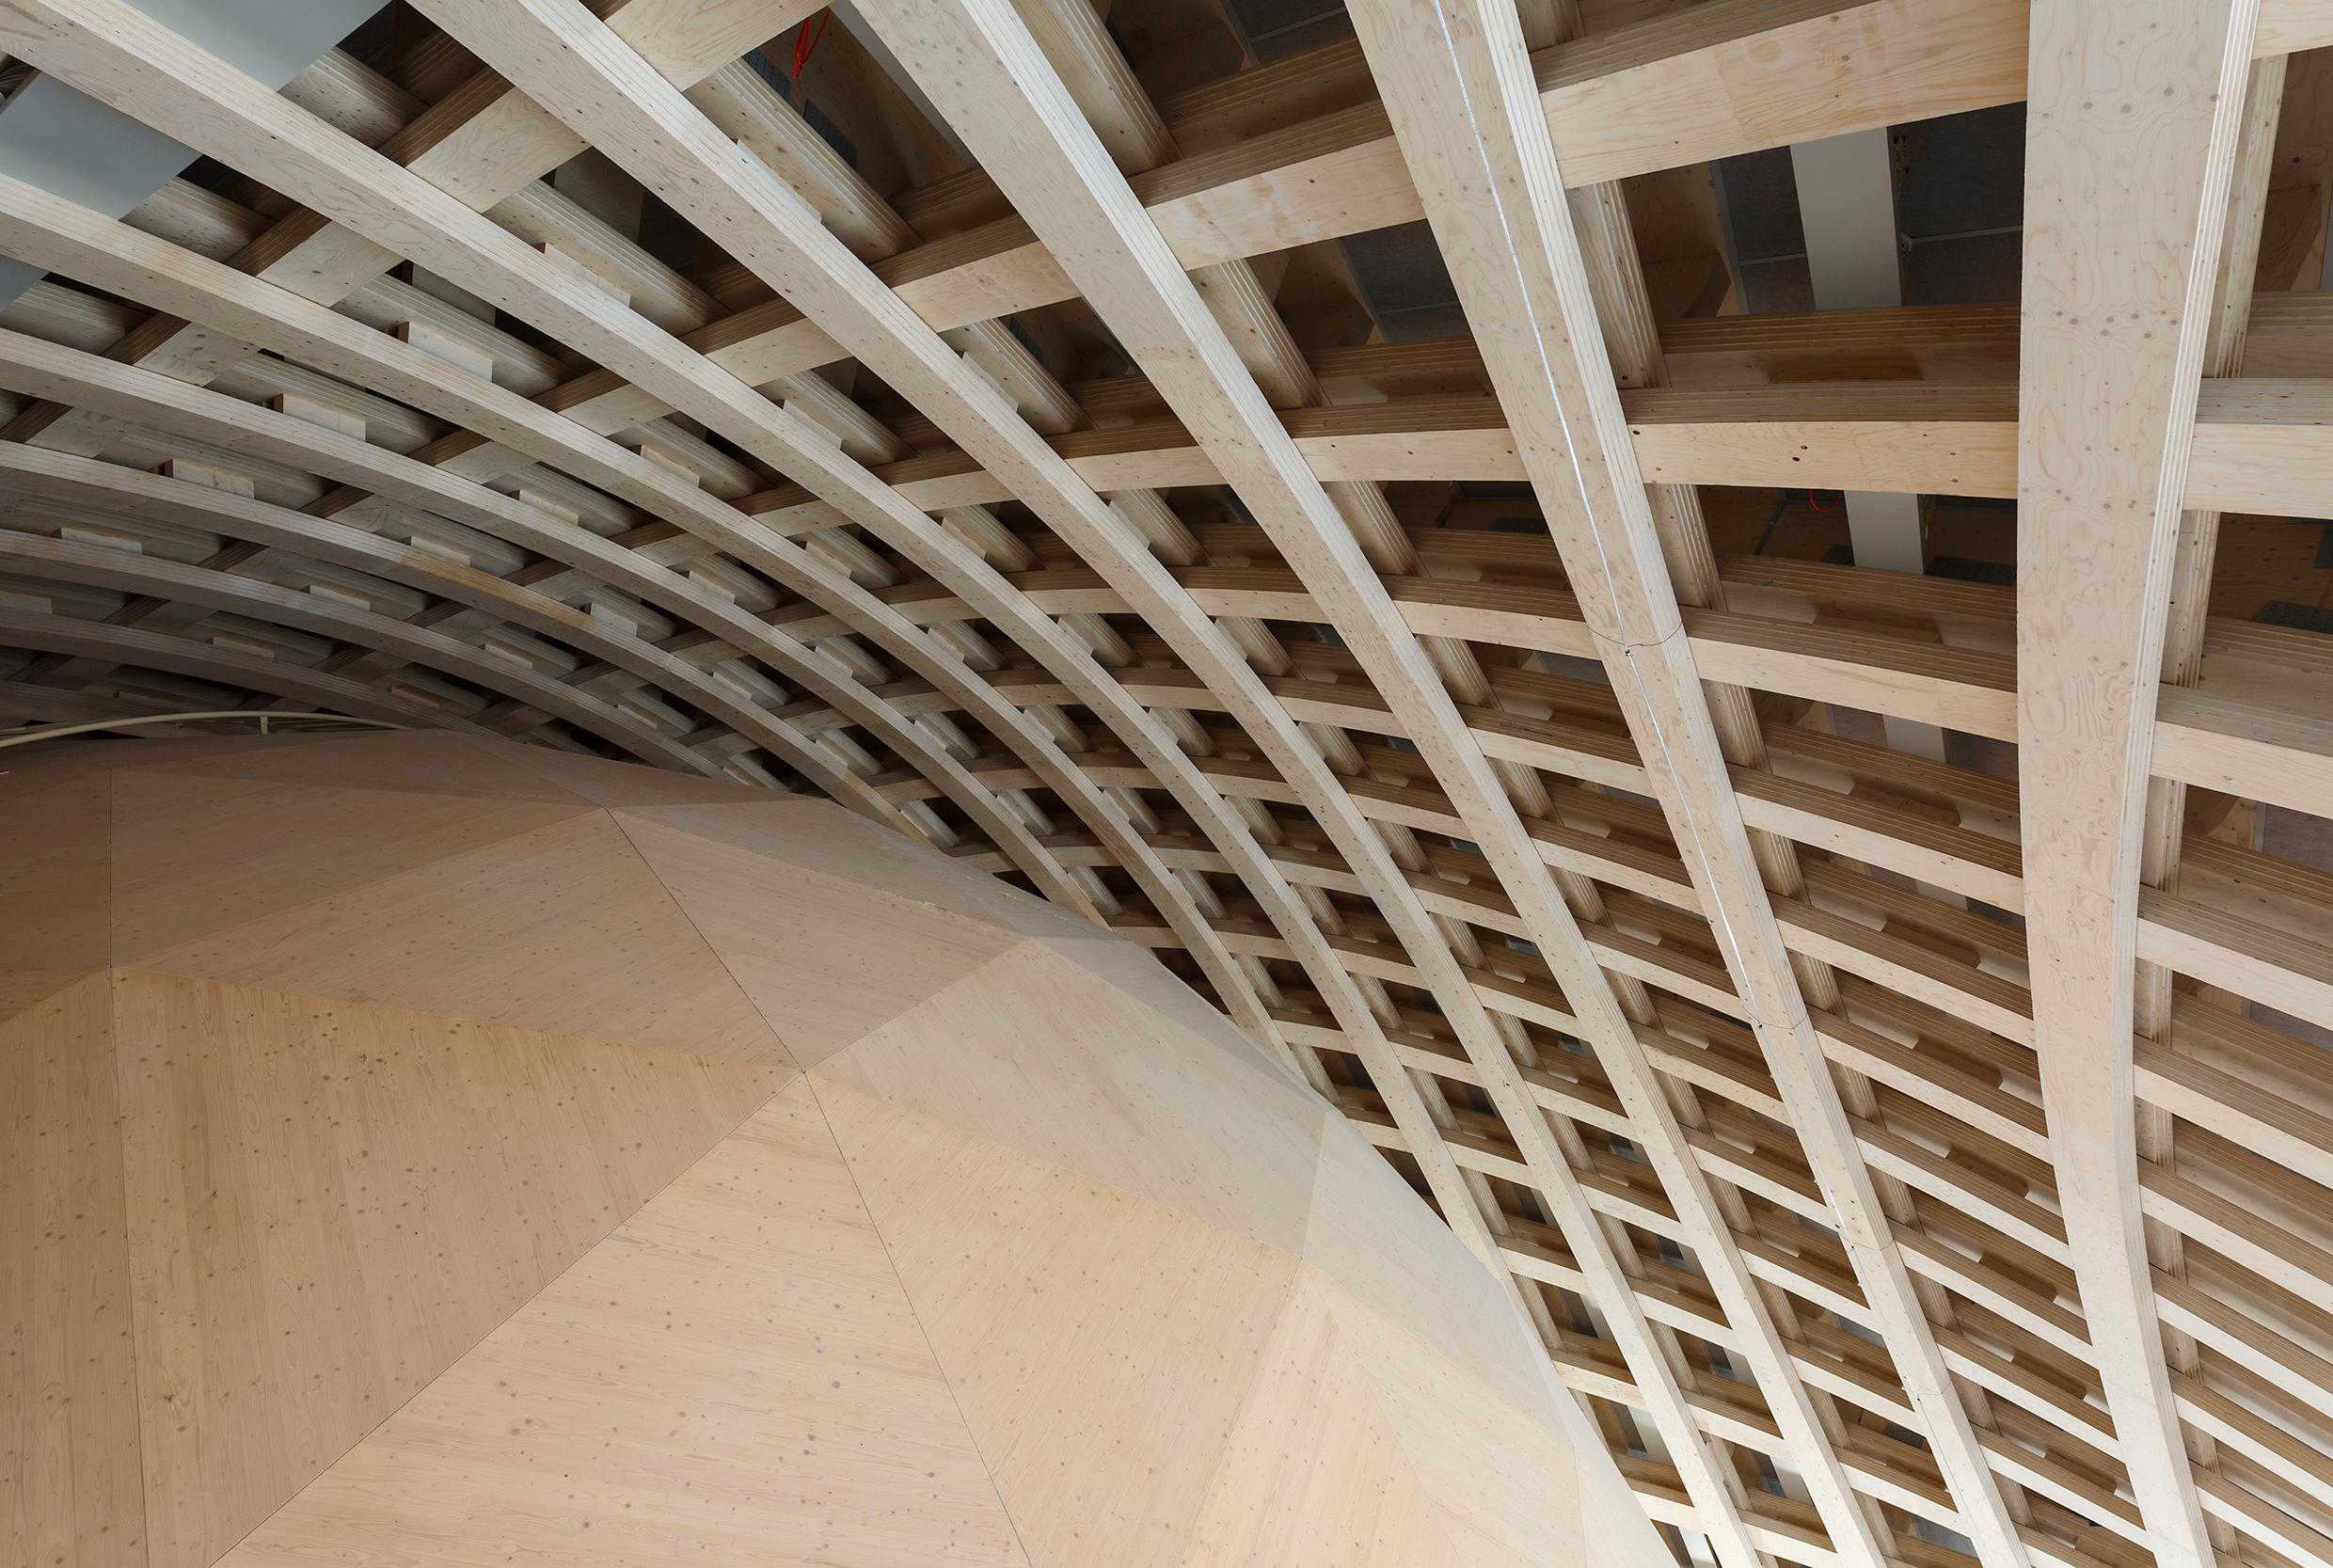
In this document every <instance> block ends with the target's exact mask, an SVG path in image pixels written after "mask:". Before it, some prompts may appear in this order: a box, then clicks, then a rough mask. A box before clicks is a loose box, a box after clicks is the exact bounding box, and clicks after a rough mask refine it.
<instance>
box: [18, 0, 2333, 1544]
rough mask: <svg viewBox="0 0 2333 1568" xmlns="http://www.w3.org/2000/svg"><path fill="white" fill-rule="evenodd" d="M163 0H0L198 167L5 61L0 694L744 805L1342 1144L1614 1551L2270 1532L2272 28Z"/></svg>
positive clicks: (2295, 898) (2277, 1461) (2277, 1409)
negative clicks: (1010, 905) (653, 776)
mask: <svg viewBox="0 0 2333 1568" xmlns="http://www.w3.org/2000/svg"><path fill="white" fill-rule="evenodd" d="M364 9H365V8H363V7H361V6H357V7H355V8H352V9H351V10H350V13H349V15H348V16H347V17H346V18H345V19H343V20H341V21H340V22H338V23H337V24H333V25H336V26H338V27H340V28H342V29H345V28H347V27H349V26H352V25H355V24H357V22H358V21H359V20H361V18H360V16H359V14H358V13H360V12H362V11H363V10H364ZM201 10H202V8H201V7H200V6H198V5H196V4H194V0H179V3H177V4H174V5H171V6H167V7H166V6H164V5H161V4H159V3H154V4H146V5H142V6H141V5H132V4H129V3H127V0H0V55H5V56H6V57H5V59H0V80H8V81H14V82H24V81H26V80H31V79H34V77H35V76H37V79H38V80H39V81H40V82H41V83H44V84H46V87H44V88H43V91H44V92H55V93H60V94H61V93H70V94H72V95H74V101H75V102H76V103H80V104H83V105H85V106H86V112H87V113H88V114H92V115H98V114H102V115H103V116H104V117H110V119H109V120H108V122H109V123H116V124H118V125H119V127H124V128H135V129H134V130H130V131H128V132H127V133H126V134H128V135H131V136H132V138H133V139H146V138H151V140H150V146H167V147H172V148H176V149H179V150H183V159H193V158H199V159H200V162H199V163H197V164H194V165H192V166H184V172H183V173H181V174H179V175H178V177H177V178H175V179H168V180H167V182H163V183H161V184H160V186H159V188H153V187H152V184H151V182H149V184H148V188H149V189H151V193H152V194H151V195H145V194H144V193H143V192H141V191H135V190H124V191H117V192H115V193H114V195H112V196H105V195H103V194H102V193H100V192H98V191H97V190H96V189H95V187H93V186H87V185H76V184H74V183H73V182H71V181H60V180H56V179H49V178H44V177H43V175H42V172H41V170H40V168H38V167H36V166H33V164H32V163H31V162H30V161H28V160H24V159H19V158H15V157H13V156H11V154H10V152H9V150H8V149H9V146H10V144H9V143H8V139H7V135H8V131H9V127H10V123H11V116H14V115H16V114H17V112H18V107H19V104H18V103H10V104H8V105H5V106H0V258H5V264H6V265H8V266H9V267H11V268H16V269H20V270H21V277H23V278H24V279H25V280H27V281H26V283H25V286H24V287H23V289H22V292H21V293H18V294H16V295H15V296H14V297H13V298H12V300H11V301H10V302H9V303H8V304H7V305H6V306H5V308H0V729H8V730H11V731H12V730H16V729H19V728H23V727H24V726H31V725H56V726H74V725H80V724H87V723H112V722H119V721H125V720H138V721H156V722H163V723H167V721H170V720H171V718H172V717H173V716H180V715H183V716H196V715H200V716H211V715H216V714H218V713H221V712H247V713H252V714H255V715H256V714H258V713H260V712H266V713H270V714H275V713H283V712H303V711H305V712H313V713H318V714H335V715H345V716H348V717H351V718H355V719H357V720H362V721H369V722H371V723H374V724H380V725H393V726H398V727H401V728H412V729H436V730H448V731H454V732H462V733H467V734H469V735H472V736H477V735H495V736H505V737H511V738H516V739H520V740H524V741H527V742H530V743H532V744H533V745H535V746H538V747H542V748H548V749H551V750H554V751H559V752H574V753H579V754H591V755H599V756H621V757H628V758H632V759H636V760H640V761H644V762H647V763H650V764H653V765H655V766H658V767H660V768H667V769H672V770H676V771H681V772H688V773H693V774H697V775H702V776H705V777H708V778H721V779H725V780H729V781H733V782H739V783H744V784H758V785H763V786H767V787H770V788H775V789H784V790H787V791H793V792H798V793H815V794H820V795H824V796H827V797H831V798H832V799H833V800H838V801H840V802H842V803H843V804H845V805H847V806H849V808H850V809H852V810H853V811H855V812H857V813H858V814H860V815H861V816H865V817H867V818H870V819H872V820H874V821H876V822H880V823H881V824H884V825H885V826H887V827H889V828H890V829H892V830H895V831H897V832H900V833H903V834H906V835H909V836H911V837H913V838H916V839H920V840H923V841H925V842H928V843H929V844H932V845H935V846H938V847H941V848H943V849H944V850H946V851H947V852H948V853H950V854H951V855H953V856H955V857H957V858H958V860H959V861H960V863H962V864H964V865H966V866H970V867H975V868H977V869H979V870H981V871H984V872H989V873H993V874H995V875H996V876H998V877H1002V878H1006V879H1011V880H1012V881H1014V882H1015V883H1017V884H1018V885H1020V886H1022V887H1024V888H1025V889H1027V890H1029V891H1033V892H1035V893H1037V894H1039V895H1042V896H1043V897H1045V898H1046V899H1048V900H1050V901H1052V902H1053V903H1054V904H1055V905H1057V906H1059V908H1060V909H1061V910H1063V911H1069V912H1070V913H1071V914H1072V915H1074V916H1076V917H1078V918H1080V919H1083V920H1086V921H1089V922H1092V923H1095V924H1098V925H1102V926H1106V927H1111V928H1114V929H1116V930H1119V931H1120V932H1123V933H1126V934H1128V935H1131V936H1133V937H1135V938H1136V939H1137V940H1139V941H1141V942H1144V943H1145V944H1147V945H1149V946H1150V947H1151V948H1153V949H1155V950H1156V951H1157V952H1159V953H1160V954H1161V955H1162V957H1164V958H1166V961H1167V962H1168V964H1169V965H1170V966H1171V967H1172V968H1173V970H1174V972H1175V973H1176V974H1178V975H1179V976H1180V977H1181V978H1182V980H1183V981H1185V982H1187V983H1188V984H1189V985H1190V986H1191V987H1192V988H1194V989H1195V990H1196V991H1197V992H1198V994H1200V995H1202V996H1203V997H1204V998H1205V999H1206V1000H1207V1001H1208V1002H1209V1003H1211V1004H1212V1005H1214V1006H1215V1007H1217V1008H1218V1009H1220V1010H1221V1011H1222V1012H1223V1013H1225V1014H1227V1015H1228V1016H1229V1017H1230V1020H1231V1021H1232V1022H1234V1023H1235V1024H1236V1025H1237V1026H1238V1027H1239V1028H1240V1029H1241V1030H1242V1031H1243V1032H1245V1033H1246V1035H1247V1036H1249V1037H1252V1038H1253V1039H1255V1040H1256V1041H1257V1042H1258V1043H1259V1045H1261V1046H1262V1048H1263V1049H1264V1050H1266V1051H1267V1052H1268V1053H1271V1054H1272V1055H1273V1056H1274V1058H1275V1059H1276V1060H1278V1062H1279V1063H1281V1064H1282V1065H1284V1066H1285V1067H1287V1068H1289V1069H1291V1070H1292V1071H1293V1072H1294V1073H1296V1074H1298V1075H1300V1077H1301V1078H1302V1079H1303V1080H1304V1082H1305V1083H1306V1084H1307V1085H1309V1089H1310V1091H1311V1092H1312V1093H1314V1094H1317V1095H1319V1096H1321V1097H1323V1098H1325V1100H1326V1101H1329V1102H1331V1103H1333V1104H1334V1105H1336V1106H1337V1107H1338V1108H1339V1109H1340V1110H1341V1112H1343V1113H1344V1114H1345V1115H1346V1116H1348V1117H1350V1118H1352V1120H1353V1121H1354V1122H1355V1123H1356V1125H1357V1126H1358V1127H1359V1129H1360V1130H1361V1131H1362V1132H1364V1133H1365V1134H1366V1136H1367V1138H1368V1140H1369V1141H1370V1142H1371V1143H1372V1144H1373V1145H1374V1146H1375V1148H1377V1149H1378V1150H1379V1151H1380V1152H1381V1153H1382V1154H1383V1155H1384V1157H1385V1158H1386V1160H1387V1161H1389V1163H1390V1164H1391V1166H1392V1167H1393V1168H1394V1169H1395V1170H1396V1171H1398V1172H1399V1173H1400V1175H1401V1177H1402V1178H1403V1179H1404V1180H1406V1181H1408V1182H1409V1183H1410V1184H1411V1185H1412V1186H1414V1187H1415V1188H1416V1189H1417V1190H1418V1191H1419V1192H1420V1193H1422V1194H1423V1195H1425V1196H1426V1197H1427V1198H1428V1200H1429V1201H1430V1202H1431V1203H1432V1204H1433V1205H1434V1206H1435V1208H1436V1210H1437V1211H1438V1212H1439V1213H1440V1214H1441V1216H1442V1218H1443V1220H1444V1221H1446V1222H1447V1224H1448V1225H1449V1226H1450V1227H1451V1229H1452V1231H1453V1232H1454V1233H1455V1234H1456V1236H1457V1237H1458V1239H1459V1240H1460V1242H1462V1243H1464V1245H1465V1248H1466V1250H1467V1251H1468V1252H1469V1253H1471V1255H1472V1256H1473V1258H1474V1259H1477V1260H1479V1261H1480V1262H1481V1263H1482V1264H1484V1265H1485V1266H1486V1267H1488V1268H1489V1269H1490V1270H1491V1271H1492V1272H1493V1274H1494V1275H1495V1276H1496V1278H1497V1279H1498V1280H1499V1282H1500V1286H1501V1288H1502V1289H1503V1291H1504V1292H1505V1299H1506V1302H1507V1303H1508V1304H1510V1305H1512V1307H1514V1308H1515V1310H1516V1312H1518V1313H1519V1314H1521V1316H1522V1318H1523V1320H1524V1321H1525V1322H1526V1323H1528V1324H1529V1326H1530V1329H1531V1331H1532V1337H1533V1338H1534V1339H1535V1340H1536V1342H1537V1343H1538V1344H1539V1345H1540V1346H1541V1347H1543V1348H1544V1350H1545V1353H1546V1356H1547V1364H1548V1367H1549V1368H1550V1369H1551V1370H1552V1371H1553V1373H1554V1374H1555V1375H1556V1376H1557V1377H1558V1378H1559V1379H1560V1380H1561V1382H1562V1384H1563V1386H1566V1387H1568V1388H1569V1390H1570V1391H1571V1393H1572V1394H1573V1395H1574V1396H1576V1398H1577V1399H1578V1400H1579V1402H1580V1406H1581V1409H1582V1411H1583V1412H1584V1413H1585V1415H1586V1417H1587V1418H1588V1422H1589V1424H1590V1426H1592V1428H1593V1430H1594V1431H1595V1433H1597V1434H1598V1435H1599V1436H1600V1437H1601V1438H1602V1440H1603V1442H1604V1443H1605V1444H1606V1445H1607V1446H1608V1447H1609V1448H1610V1449H1611V1452H1612V1454H1613V1455H1614V1457H1615V1459H1616V1460H1617V1462H1618V1465H1619V1467H1620V1469H1621V1471H1622V1473H1623V1474H1624V1475H1625V1477H1626V1478H1627V1481H1628V1483H1629V1486H1630V1488H1631V1490H1632V1492H1633V1494H1634V1496H1635V1498H1636V1500H1637V1502H1638V1503H1639V1504H1641V1505H1642V1507H1643V1510H1644V1511H1645V1513H1647V1514H1648V1515H1649V1516H1650V1517H1651V1518H1652V1519H1653V1520H1654V1521H1655V1522H1656V1523H1657V1524H1658V1525H1659V1526H1660V1527H1661V1532H1662V1535H1663V1537H1664V1539H1665V1541H1666V1543H1667V1544H1668V1546H1669V1548H1670V1550H1671V1551H1672V1552H1673V1553H1674V1555H1675V1556H1676V1557H1677V1558H1678V1560H1680V1562H1682V1563H1687V1564H1704V1565H1720V1564H1722V1568H1770V1565H1776V1564H1791V1565H1802V1568H1880V1565H1881V1564H1901V1565H1905V1568H1968V1565H1971V1564H1975V1565H1981V1568H2147V1565H2148V1564H2150V1563H2159V1564H2162V1565H2164V1568H2207V1565H2208V1568H2333V1458H2328V1457H2327V1456H2328V1455H2333V1219H2328V1218H2327V1216H2328V1214H2333V1054H2328V1052H2329V1051H2333V937H2329V936H2328V935H2327V933H2328V931H2333V825H2328V824H2327V822H2326V820H2325V819H2326V818H2333V613H2329V612H2328V610H2326V608H2325V607H2326V606H2328V605H2333V551H2328V550H2327V548H2326V547H2325V539H2324V535H2325V530H2326V529H2327V527H2333V291H2328V290H2327V289H2326V288H2325V287H2324V285H2325V284H2326V283H2327V282H2333V275H2328V273H2327V271H2326V266H2327V258H2326V256H2325V232H2326V229H2325V213H2326V212H2327V211H2328V210H2333V159H2328V158H2327V157H2326V155H2325V133H2324V131H2323V129H2322V127H2323V126H2325V125H2326V124H2333V53H2328V49H2329V48H2333V6H2328V5H2327V4H2325V0H2232V3H2231V0H2212V3H2200V4H2199V3H2193V0H2185V3H2179V4H2171V3H2168V0H2166V3H2165V4H2161V5H2154V4H2149V3H2143V0H2142V3H2131V0H2117V3H2113V4H2109V3H2106V0H1865V3H1860V4H1841V3H1839V0H1825V3H1824V4H1821V5H1814V4H1806V3H1803V0H1704V3H1700V4H1681V5H1674V6H1664V5H1657V4H1651V3H1640V0H1599V3H1595V4H1589V3H1584V0H1583V3H1575V0H1350V3H1349V4H1347V5H1345V6H1342V7H1325V8H1320V9H1319V10H1317V11H1307V10H1305V9H1304V8H1301V7H1296V8H1279V7H1276V8H1263V7H1260V6H1256V5H1253V4H1251V3H1249V0H1142V3H1136V0H1119V4H1116V5H1113V6H1108V7H1103V8H1096V7H1095V6H1094V5H1092V4H1091V3H1090V0H859V3H858V4H856V5H855V6H853V7H852V8H850V10H849V13H848V15H847V16H844V17H842V18H841V19H840V20H839V21H837V22H835V23H833V24H832V25H826V24H823V23H822V22H821V20H820V17H819V13H818V12H817V9H816V8H814V7H813V5H812V4H811V3H810V0H623V3H621V4H615V5H599V4H592V5H586V4H583V3H581V0H410V3H409V4H405V5H400V6H397V7H393V8H389V9H387V10H384V11H381V12H380V13H379V14H378V15H375V16H373V17H372V18H371V20H369V21H364V22H363V24H362V25H361V26H356V30H355V31H353V32H347V33H346V36H345V37H344V38H341V40H340V44H339V47H338V48H336V49H331V50H329V51H326V50H325V42H327V41H329V40H323V41H317V42H315V43H314V46H313V47H312V48H311V47H309V44H308V41H307V40H294V39H292V38H290V37H289V36H287V37H286V38H284V39H282V40H277V42H278V44H279V45H280V47H279V48H278V51H277V53H278V55H284V57H282V58H277V57H274V56H270V57H269V58H268V59H266V60H263V61H262V60H259V59H256V58H253V57H249V56H248V55H247V52H239V51H238V50H237V49H235V48H233V47H230V42H229V40H230V38H231V35H230V34H226V33H206V32H205V31H204V29H203V28H202V27H201V26H199V25H198V24H197V23H196V21H195V20H194V19H195V18H196V17H197V15H198V13H200V12H201ZM1267 12H1268V14H1267ZM1298 12H1302V13H1303V14H1301V15H1299V14H1297V13H1298ZM320 14H321V13H320ZM312 20H313V19H311V21H312ZM314 25H315V26H317V27H319V28H325V30H327V31H329V30H331V29H330V27H328V26H327V25H326V24H325V23H323V22H320V21H318V22H314ZM286 51H289V52H290V53H289V54H288V55H286V54H285V52H286ZM290 55H299V56H300V57H299V58H298V59H293V58H291V57H290ZM319 55H321V57H319ZM309 59H312V60H313V61H314V63H313V64H312V65H308V66H307V67H306V69H304V70H300V69H299V67H300V65H301V63H302V61H303V60H309ZM294 70H297V71H298V73H297V74H288V72H290V71H294ZM23 102H29V100H25V101H23ZM182 162H183V161H182ZM174 166H177V165H174ZM156 178H160V176H159V175H157V176H156ZM9 276H12V277H13V276H19V273H10V274H9ZM36 278H37V280H32V279H36ZM124 744H126V743H124Z"/></svg>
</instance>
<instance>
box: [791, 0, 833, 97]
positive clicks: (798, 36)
mask: <svg viewBox="0 0 2333 1568" xmlns="http://www.w3.org/2000/svg"><path fill="white" fill-rule="evenodd" d="M833 20H834V13H833V11H831V10H830V11H820V12H819V13H818V14H817V24H818V30H817V32H815V33H814V32H812V31H811V30H810V23H811V19H810V18H808V17H804V18H803V19H802V24H801V26H800V27H799V28H797V29H796V30H795V33H794V70H793V72H792V74H793V75H794V77H795V78H796V79H797V80H799V79H800V78H801V73H802V67H804V66H806V65H808V64H809V63H810V52H811V51H812V50H814V49H816V48H817V46H818V40H820V39H822V38H824V37H826V24H828V23H830V22H832V21H833Z"/></svg>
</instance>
